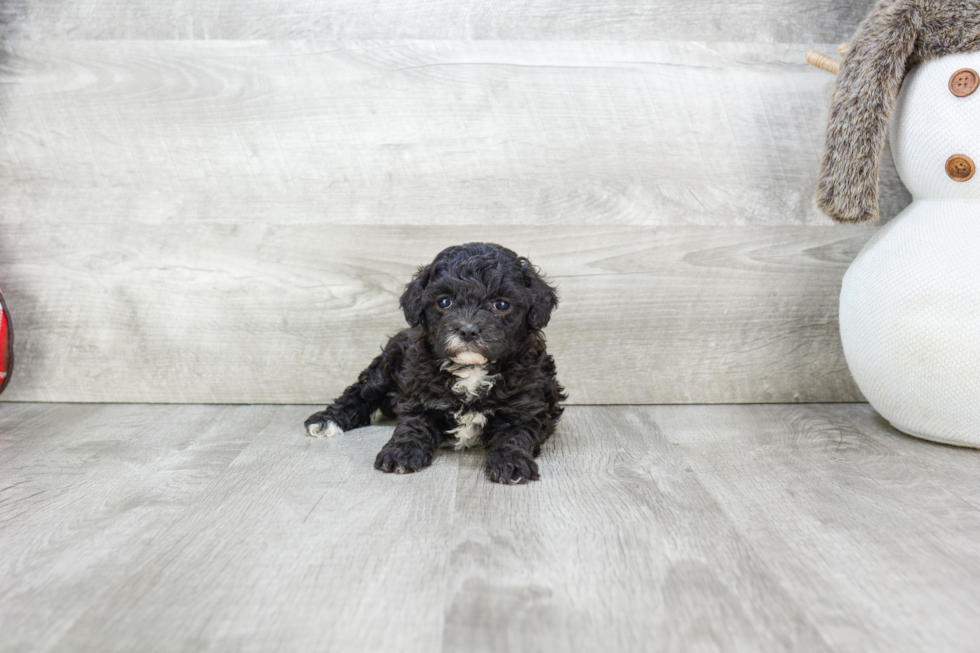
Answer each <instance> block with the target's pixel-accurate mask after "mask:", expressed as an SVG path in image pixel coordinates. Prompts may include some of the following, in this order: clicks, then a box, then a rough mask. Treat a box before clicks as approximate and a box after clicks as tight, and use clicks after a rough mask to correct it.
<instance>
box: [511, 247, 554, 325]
mask: <svg viewBox="0 0 980 653" xmlns="http://www.w3.org/2000/svg"><path fill="white" fill-rule="evenodd" d="M520 262H521V275H522V276H523V277H524V287H525V288H526V289H527V298H528V305H529V306H528V310H527V324H528V326H529V327H531V328H532V329H534V330H539V329H543V328H545V327H546V326H547V325H548V320H550V319H551V311H553V310H555V308H556V307H557V306H558V293H557V292H556V291H555V289H554V287H552V286H550V285H548V283H547V282H545V280H544V279H543V278H541V274H540V273H539V272H538V269H537V268H536V267H534V266H533V265H531V262H530V261H528V260H527V259H526V258H524V257H523V256H522V257H521V258H520Z"/></svg>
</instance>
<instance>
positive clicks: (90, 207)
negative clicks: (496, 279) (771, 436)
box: [0, 0, 909, 403]
mask: <svg viewBox="0 0 980 653" xmlns="http://www.w3.org/2000/svg"><path fill="white" fill-rule="evenodd" d="M870 4H871V0H861V1H860V2H846V1H845V0H819V1H810V0H764V1H762V2H755V3H737V2H736V3H732V2H721V1H706V2H699V3H673V2H666V1H655V0H645V1H643V2H639V1H637V0H610V1H600V0H531V1H528V0H494V1H491V0H483V1H481V0H427V1H425V0H335V1H333V2H311V1H308V0H306V1H304V0H247V1H244V0H236V1H235V2H231V1H229V0H211V1H209V2H203V1H199V0H187V1H184V2H178V3H157V2H149V1H148V0H139V1H130V0H101V1H99V0H91V1H88V2H75V3H64V2H60V1H57V0H13V1H8V2H7V3H6V4H5V5H4V10H3V17H4V23H5V26H4V28H3V29H4V52H5V55H4V57H3V59H2V61H0V287H2V288H3V290H4V293H5V296H6V297H7V301H8V304H9V307H10V310H11V312H12V315H13V320H14V327H15V332H16V335H17V346H16V354H17V369H16V372H15V377H14V380H13V382H12V384H11V385H10V386H9V388H8V390H7V391H6V393H5V394H4V397H3V398H4V399H5V400H18V401H83V402H85V401H123V402H219V403H254V402H268V403H279V402H285V403H320V402H323V401H325V400H327V399H329V398H330V397H332V396H334V395H336V394H337V393H338V392H340V391H341V390H342V388H343V387H344V386H345V385H346V384H347V383H348V382H349V381H351V380H352V379H353V377H354V376H355V375H356V373H357V371H358V370H359V369H360V368H361V367H363V366H364V365H365V364H366V363H367V362H368V360H369V359H370V358H371V357H372V356H373V355H374V354H375V353H376V352H377V350H378V347H379V346H380V345H381V343H382V341H383V339H384V337H385V336H386V335H388V334H391V333H393V332H394V331H396V330H397V329H399V328H400V327H401V326H402V324H403V321H402V318H401V316H400V315H399V313H398V310H397V297H398V295H399V294H400V291H401V287H402V285H403V284H404V283H405V281H407V279H408V277H409V276H410V275H411V273H412V272H413V271H414V269H415V268H416V267H417V266H418V265H420V264H422V263H425V262H426V261H427V260H429V259H431V257H432V256H433V255H434V254H435V253H436V252H438V251H439V250H440V249H442V248H443V247H445V246H447V245H451V244H456V243H460V242H467V241H473V240H493V241H497V242H501V243H503V244H505V245H507V246H509V247H511V248H513V249H515V250H517V251H518V252H519V253H521V254H526V255H528V256H530V258H531V259H532V260H533V261H534V262H535V263H536V264H538V265H539V266H540V267H541V268H542V269H543V270H544V271H545V272H546V273H547V274H548V275H549V277H550V278H551V279H552V280H553V281H555V282H556V283H557V284H558V286H559V288H560V291H561V296H562V305H561V306H560V308H559V310H558V312H557V313H556V314H555V317H554V320H553V321H552V324H551V325H550V326H549V328H548V332H547V333H548V336H549V342H550V346H551V349H552V351H553V353H554V354H555V357H556V359H557V361H558V365H559V371H560V375H561V378H562V380H563V381H564V383H565V384H566V386H567V387H568V389H569V394H570V402H571V403H738V402H774V401H854V400H861V395H860V392H859V391H858V390H857V388H856V387H855V385H854V384H853V382H852V380H851V379H850V376H849V374H848V372H847V367H846V364H845V361H844V358H843V354H842V352H841V348H840V343H839V339H838V334H837V308H836V306H837V293H838V290H839V284H840V279H841V277H842V275H843V273H844V270H845V269H846V267H847V265H848V264H849V262H850V260H851V259H853V257H854V256H855V255H856V253H857V252H858V251H859V249H860V247H861V246H862V245H863V243H864V242H865V241H866V240H867V239H868V238H869V237H870V235H871V234H872V233H873V231H874V227H873V226H862V227H853V226H848V227H841V226H835V225H832V224H831V223H830V221H829V220H828V219H827V218H825V217H824V216H823V215H822V214H820V213H819V212H818V211H817V210H816V209H815V208H814V206H813V200H812V197H813V191H814V187H815V175H816V169H817V164H818V161H819V156H820V149H821V147H822V140H823V133H824V127H825V118H826V111H827V103H828V98H829V88H830V85H831V81H832V77H831V76H830V75H829V74H828V73H825V72H822V71H819V70H816V69H814V68H811V67H809V66H807V65H806V64H805V63H804V60H803V54H804V52H805V51H806V50H807V49H810V48H813V47H817V48H820V49H823V50H824V51H832V49H833V48H834V47H835V46H834V44H836V43H837V42H839V41H842V40H845V39H846V38H847V37H848V36H849V35H850V34H851V33H852V31H853V29H854V28H855V26H856V25H857V23H858V21H859V20H860V18H861V17H862V16H863V15H864V14H865V12H866V11H867V9H868V8H869V6H870ZM882 184H883V187H884V192H883V198H882V199H883V208H884V212H885V213H886V215H888V216H891V215H894V214H895V213H897V212H898V211H899V210H900V209H901V208H902V207H903V206H904V205H905V204H906V203H907V202H908V201H909V196H908V194H907V193H906V192H905V190H904V188H903V187H902V186H901V184H900V182H899V181H898V179H897V177H896V174H895V171H894V168H893V167H892V166H891V164H890V163H889V164H888V165H886V168H885V170H884V171H883V180H882Z"/></svg>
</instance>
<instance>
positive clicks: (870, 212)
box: [817, 0, 980, 222]
mask: <svg viewBox="0 0 980 653" xmlns="http://www.w3.org/2000/svg"><path fill="white" fill-rule="evenodd" d="M978 50H980V0H880V1H879V2H878V4H877V5H875V7H874V9H872V10H871V13H870V14H869V15H868V17H867V18H865V19H864V21H863V22H862V23H861V25H860V26H858V29H857V32H855V34H854V36H853V37H852V38H851V40H850V41H849V45H848V49H847V53H846V54H845V55H844V59H843V61H842V62H841V67H840V72H839V73H838V75H837V82H836V85H835V86H834V93H833V98H832V100H831V105H830V119H829V122H828V125H827V141H826V146H825V148H824V156H823V163H822V165H821V168H820V177H819V180H818V183H817V206H818V207H820V210H822V211H823V212H824V213H826V214H827V215H829V216H830V217H831V218H833V219H834V220H837V221H838V222H863V221H865V220H877V219H878V217H879V216H878V178H879V168H880V165H881V155H882V151H883V150H884V146H885V140H886V139H887V137H888V125H889V123H890V122H891V118H892V114H893V112H894V110H895V104H896V102H897V100H898V92H899V90H901V86H902V80H903V79H904V78H905V73H906V72H907V71H908V69H909V67H911V66H912V65H914V64H915V63H918V62H919V61H923V60H927V59H935V58H938V57H942V56H944V55H947V54H953V53H957V52H975V51H978Z"/></svg>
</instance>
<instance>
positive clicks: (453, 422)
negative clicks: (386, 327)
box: [306, 243, 565, 483]
mask: <svg viewBox="0 0 980 653" xmlns="http://www.w3.org/2000/svg"><path fill="white" fill-rule="evenodd" d="M557 306H558V296H557V295H556V293H555V289H554V288H553V287H551V286H550V285H548V284H547V283H546V282H545V281H544V279H542V278H541V276H540V275H539V274H538V272H537V270H536V269H535V267H534V266H533V265H531V263H530V261H528V260H527V259H526V258H523V257H520V256H518V255H517V254H515V253H514V252H512V251H511V250H509V249H507V248H505V247H501V246H500V245H494V244H492V243H470V244H467V245H460V246H458V247H450V248H448V249H445V250H443V251H442V252H440V253H439V255H438V256H436V258H435V260H434V261H432V263H430V264H429V265H426V266H424V267H422V268H420V269H419V271H418V272H417V273H416V274H415V276H414V277H413V278H412V281H411V282H409V284H408V285H407V286H406V287H405V292H404V294H403V295H402V297H401V308H402V310H403V311H404V312H405V319H406V320H408V323H409V324H410V325H411V328H409V329H405V330H404V331H401V332H399V333H398V334H397V335H395V336H394V337H393V338H392V339H391V340H389V341H388V344H387V345H386V346H385V347H384V350H383V351H382V353H381V355H380V356H378V357H377V358H375V359H374V360H373V361H372V362H371V364H370V365H369V366H368V368H367V369H366V370H364V371H363V372H361V374H360V376H358V378H357V382H356V383H354V385H352V386H350V387H349V388H347V389H346V390H345V391H344V393H343V394H342V395H341V396H340V397H338V398H337V400H336V401H334V403H333V404H332V405H330V406H328V407H327V408H326V410H323V411H320V412H318V413H315V414H313V415H311V416H310V418H309V419H307V420H306V430H307V433H309V434H310V435H314V436H333V435H338V434H340V433H343V432H344V431H346V430H349V429H354V428H357V427H359V426H366V425H367V424H369V423H370V421H371V415H372V414H373V413H374V411H376V410H380V411H381V412H382V413H383V414H384V415H386V416H388V417H396V418H397V420H398V421H397V424H396V426H395V433H394V435H392V436H391V440H389V441H388V443H387V444H385V446H384V447H383V448H382V449H381V452H380V453H379V454H378V457H377V459H376V460H375V461H374V466H375V468H376V469H380V470H382V471H385V472H397V473H399V474H402V473H407V472H414V471H418V470H419V469H422V468H423V467H425V466H427V465H429V464H430V463H431V462H432V456H433V454H434V453H435V450H436V447H438V446H440V445H445V444H453V445H455V447H456V448H457V449H462V448H464V447H473V446H478V445H483V446H486V448H487V465H486V471H487V475H488V476H489V477H490V480H491V481H496V482H498V483H524V482H526V481H533V480H537V479H538V466H537V463H535V462H534V458H535V457H536V456H537V455H538V454H539V453H540V451H541V444H542V443H543V442H544V441H545V440H547V439H548V437H549V436H550V435H551V434H552V433H553V432H554V430H555V424H556V423H557V422H558V419H559V417H560V416H561V413H562V408H561V406H559V405H558V402H560V401H562V400H564V399H565V395H564V391H563V389H562V387H561V385H559V383H558V381H557V379H556V378H555V361H554V359H553V358H552V357H551V356H550V355H548V353H547V351H545V341H544V335H543V334H542V333H541V330H542V329H543V328H544V326H545V325H546V324H548V320H549V318H550V317H551V311H552V310H554V309H555V307H557Z"/></svg>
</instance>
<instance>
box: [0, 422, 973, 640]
mask: <svg viewBox="0 0 980 653" xmlns="http://www.w3.org/2000/svg"><path fill="white" fill-rule="evenodd" d="M309 412H310V407H308V406H197V405H190V406H163V405H77V404H76V405H67V404H4V405H2V406H0V488H2V490H0V552H2V553H0V633H2V637H0V650H2V651H116V650H118V651H137V650H138V651H157V650H159V651H199V650H201V651H203V650H208V651H280V650H281V651H345V650H347V651H353V650H357V651H440V650H441V651H530V650H536V651H549V652H550V651H571V650H576V651H618V650H621V651H627V650H628V651H701V650H704V651H716V650H725V651H732V650H744V651H770V650H797V651H822V650H834V651H888V652H889V653H894V652H896V651H922V650H930V651H968V650H976V647H977V642H978V641H980V510H978V507H980V483H978V482H977V477H978V476H980V453H978V452H976V451H973V450H962V449H955V448H952V447H947V446H943V445H936V444H931V443H928V442H922V441H918V440H914V439H912V438H909V437H906V436H903V435H901V434H899V433H897V432H895V431H893V430H892V429H890V428H889V427H888V426H887V424H885V423H884V422H882V420H881V419H880V418H878V417H877V416H876V415H875V414H874V412H873V411H872V410H871V409H870V408H869V407H868V406H867V405H864V404H823V405H820V404H816V405H766V406H762V405H744V406H647V407H635V406H634V407H571V408H569V409H568V410H567V412H566V419H565V420H564V422H563V423H562V426H561V428H560V430H559V432H558V434H557V436H556V437H555V438H554V439H553V440H552V441H551V442H549V444H548V446H546V447H545V450H544V452H543V453H542V456H541V459H540V462H541V467H542V480H541V481H540V482H537V483H533V484H531V485H528V486H522V487H501V486H496V485H492V484H490V483H488V482H487V481H486V480H485V479H484V476H483V473H482V470H481V465H482V461H483V454H482V453H481V452H478V451H477V452H467V453H463V454H458V453H454V452H448V451H447V452H445V453H441V454H440V455H439V456H438V457H437V458H436V461H435V463H434V464H433V466H432V467H431V468H429V469H427V470H424V471H423V472H421V473H419V474H414V475H409V476H392V475H384V474H381V473H378V472H375V471H374V470H373V469H372V467H371V464H372V461H373V459H374V455H375V452H376V450H377V449H378V448H379V447H380V446H381V445H382V443H383V442H384V441H385V439H386V438H387V437H388V435H389V432H390V427H385V426H377V427H371V428H367V429H363V430H360V431H356V432H351V433H348V434H345V435H344V436H342V437H339V438H336V439H332V440H316V439H312V438H308V437H304V436H303V435H302V432H301V422H302V420H303V418H304V417H305V416H306V415H307V414H308V413H309Z"/></svg>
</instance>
